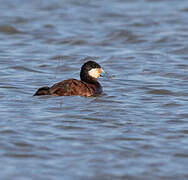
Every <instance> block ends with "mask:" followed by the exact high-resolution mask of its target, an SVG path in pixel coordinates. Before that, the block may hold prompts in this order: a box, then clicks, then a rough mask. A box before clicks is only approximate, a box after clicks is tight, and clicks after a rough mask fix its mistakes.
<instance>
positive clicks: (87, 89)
mask: <svg viewBox="0 0 188 180" xmlns="http://www.w3.org/2000/svg"><path fill="white" fill-rule="evenodd" d="M101 93H102V86H101V85H100V83H99V82H98V81H95V82H93V83H86V82H83V81H80V80H77V79H68V80H64V81H61V82H59V83H56V84H54V85H53V86H52V87H51V88H49V87H42V88H40V89H38V91H37V92H36V93H35V94H34V96H40V95H53V96H85V97H89V96H95V95H99V94H101Z"/></svg>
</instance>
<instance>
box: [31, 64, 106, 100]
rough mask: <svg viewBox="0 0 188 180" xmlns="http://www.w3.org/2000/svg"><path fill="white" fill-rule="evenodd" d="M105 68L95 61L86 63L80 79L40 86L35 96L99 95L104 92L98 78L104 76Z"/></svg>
mask: <svg viewBox="0 0 188 180" xmlns="http://www.w3.org/2000/svg"><path fill="white" fill-rule="evenodd" d="M104 73H105V72H104V70H103V69H102V67H101V66H100V65H99V64H98V63H96V62H95V61H88V62H86V63H84V64H83V65H82V67H81V70H80V80H77V79H67V80H64V81H61V82H58V83H56V84H54V85H53V86H51V87H48V86H45V87H41V88H39V89H38V90H37V91H36V93H35V94H34V96H42V95H52V96H84V97H90V96H97V95H100V94H102V92H103V88H102V86H101V84H100V83H99V82H98V78H99V77H102V76H104Z"/></svg>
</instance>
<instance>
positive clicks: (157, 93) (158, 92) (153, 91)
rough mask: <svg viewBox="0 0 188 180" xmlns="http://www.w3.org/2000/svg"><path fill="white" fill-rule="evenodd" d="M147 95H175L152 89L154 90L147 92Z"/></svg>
mask: <svg viewBox="0 0 188 180" xmlns="http://www.w3.org/2000/svg"><path fill="white" fill-rule="evenodd" d="M147 94H156V95H174V93H173V92H172V91H170V90H166V89H152V90H149V91H147Z"/></svg>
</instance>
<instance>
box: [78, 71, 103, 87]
mask: <svg viewBox="0 0 188 180" xmlns="http://www.w3.org/2000/svg"><path fill="white" fill-rule="evenodd" d="M80 79H81V80H82V81H84V82H86V83H89V84H96V85H100V83H99V82H98V81H97V79H96V78H93V77H91V76H88V74H84V73H80Z"/></svg>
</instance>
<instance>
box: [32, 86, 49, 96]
mask: <svg viewBox="0 0 188 180" xmlns="http://www.w3.org/2000/svg"><path fill="white" fill-rule="evenodd" d="M41 95H50V88H49V87H48V86H46V87H41V88H39V89H38V90H37V92H36V93H35V94H34V95H33V96H41Z"/></svg>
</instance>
